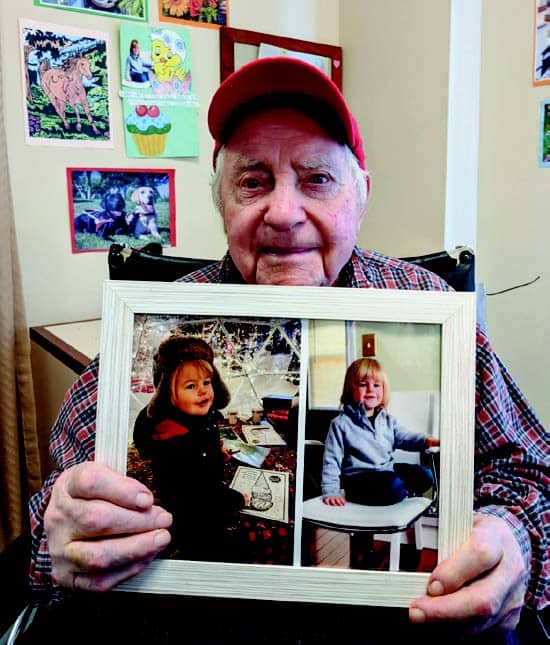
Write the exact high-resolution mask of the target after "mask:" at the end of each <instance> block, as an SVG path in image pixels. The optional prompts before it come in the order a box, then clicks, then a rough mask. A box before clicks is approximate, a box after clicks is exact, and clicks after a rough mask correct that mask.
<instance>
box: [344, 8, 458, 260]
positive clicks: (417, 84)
mask: <svg viewBox="0 0 550 645" xmlns="http://www.w3.org/2000/svg"><path fill="white" fill-rule="evenodd" d="M449 17H450V3H449V1H448V0H446V1H444V2H442V1H441V0H415V1H414V2H410V1H403V0H401V1H398V2H388V0H343V1H341V2H340V45H341V46H342V48H343V50H344V93H345V94H346V96H347V98H348V99H349V102H350V104H351V106H352V108H353V110H354V113H355V114H356V116H357V119H358V121H359V125H360V127H361V131H362V133H363V136H364V139H365V148H366V153H367V160H368V166H369V169H370V171H371V174H372V178H373V191H372V198H371V200H370V204H369V207H368V211H367V218H366V221H365V223H364V225H363V228H362V231H361V235H360V238H359V241H360V244H361V246H364V247H367V248H372V249H376V250H377V251H381V252H382V253H388V254H390V255H396V256H398V257H406V256H410V255H416V254H423V253H431V252H432V251H439V250H441V249H442V248H443V245H444V224H445V218H444V216H445V165H446V145H447V139H446V131H447V85H448V68H449Z"/></svg>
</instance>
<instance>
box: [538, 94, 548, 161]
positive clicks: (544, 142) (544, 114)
mask: <svg viewBox="0 0 550 645" xmlns="http://www.w3.org/2000/svg"><path fill="white" fill-rule="evenodd" d="M539 136H540V144H539V166H540V167H541V168H550V101H541V103H540V135H539Z"/></svg>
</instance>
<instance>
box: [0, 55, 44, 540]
mask: <svg viewBox="0 0 550 645" xmlns="http://www.w3.org/2000/svg"><path fill="white" fill-rule="evenodd" d="M0 231H1V233H0V392H1V393H2V398H1V399H0V551H2V550H3V549H4V548H5V547H6V546H7V545H8V544H9V543H10V542H12V541H13V540H14V539H15V538H16V537H17V536H18V535H20V534H21V533H22V532H24V531H25V530H27V529H28V511H27V502H28V499H29V496H30V495H31V494H32V493H34V492H35V491H36V490H38V488H39V487H40V485H41V481H42V477H41V472H40V458H39V452H38V435H37V430H36V411H35V404H34V390H33V384H32V372H31V360H30V340H29V334H28V328H27V324H26V319H25V311H24V305H23V292H22V285H21V275H20V270H19V258H18V254H17V244H16V239H15V224H14V216H13V204H12V194H11V188H10V180H9V167H8V155H7V145H6V130H5V124H4V101H3V85H2V60H1V53H0Z"/></svg>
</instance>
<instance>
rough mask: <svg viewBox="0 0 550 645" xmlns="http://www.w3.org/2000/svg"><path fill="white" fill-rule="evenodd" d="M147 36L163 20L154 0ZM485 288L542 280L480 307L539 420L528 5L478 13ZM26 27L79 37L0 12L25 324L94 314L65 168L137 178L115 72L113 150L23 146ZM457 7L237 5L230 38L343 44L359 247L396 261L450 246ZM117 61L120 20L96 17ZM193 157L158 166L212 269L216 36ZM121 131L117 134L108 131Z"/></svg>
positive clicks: (536, 206) (545, 343)
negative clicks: (361, 164) (357, 180)
mask: <svg viewBox="0 0 550 645" xmlns="http://www.w3.org/2000/svg"><path fill="white" fill-rule="evenodd" d="M149 4H150V24H157V23H158V21H157V8H156V5H157V3H156V2H153V1H150V2H149ZM482 7H483V23H482V60H481V115H480V148H479V212H478V231H477V235H478V245H477V249H476V253H477V267H478V280H479V281H481V282H483V283H485V284H486V286H487V289H488V290H489V291H490V292H491V291H496V290H499V289H502V288H507V287H509V286H512V285H514V284H518V283H522V282H525V281H528V280H529V279H531V278H533V277H534V276H536V275H539V274H540V275H541V276H542V277H541V280H539V281H538V282H537V283H536V284H535V285H533V286H530V287H526V288H523V289H519V290H515V291H511V292H509V293H507V294H503V295H500V296H492V297H489V298H488V311H487V315H488V324H489V331H490V335H491V338H492V340H493V342H494V344H495V347H496V349H497V351H498V352H499V354H500V355H501V357H502V358H503V360H504V362H505V363H506V364H507V365H508V366H509V368H510V370H511V372H512V374H513V375H514V377H515V378H516V379H517V381H518V382H519V384H520V386H521V387H522V389H523V390H524V392H525V393H526V394H527V395H528V398H529V399H530V401H531V402H532V404H533V405H534V407H535V409H536V410H537V411H538V413H539V414H540V416H541V417H542V418H543V420H546V422H550V397H548V396H547V395H546V383H547V381H548V379H547V378H546V376H545V366H546V365H547V364H548V362H549V360H550V349H549V348H550V342H549V341H550V338H549V335H550V331H549V329H550V311H549V309H550V298H549V297H548V295H549V294H548V281H547V279H546V276H545V272H544V266H545V260H546V256H547V253H546V249H547V247H548V242H549V240H548V238H549V231H550V227H549V224H548V221H549V220H548V194H550V193H549V190H548V189H549V188H550V185H549V179H550V170H548V169H541V168H538V166H537V160H536V159H537V148H538V128H539V116H538V115H539V103H540V100H542V99H543V98H549V96H550V86H546V88H548V89H546V88H545V87H540V88H534V87H532V85H531V52H532V3H531V2H521V3H520V2H517V0H500V1H499V2H488V1H484V2H483V3H482ZM19 16H24V17H26V18H33V19H42V20H45V21H46V20H47V21H50V22H54V23H60V24H63V23H64V24H70V25H85V24H86V18H85V17H84V16H83V15H80V14H74V13H71V12H66V11H65V12H64V11H59V10H55V9H48V10H46V9H40V8H36V7H34V6H33V4H32V0H19V1H18V2H1V3H0V41H1V48H2V55H3V59H4V60H10V61H13V64H11V65H5V66H4V70H3V72H4V83H5V88H6V92H5V95H6V97H7V99H6V105H5V118H6V125H7V130H8V146H9V154H10V172H11V178H12V183H13V193H14V201H15V210H16V233H17V238H18V245H19V251H20V257H21V265H22V272H23V282H24V290H25V300H26V307H27V316H28V322H29V324H30V325H36V324H43V323H52V322H62V321H68V320H77V319H86V318H92V317H94V316H98V315H99V313H100V304H101V281H102V280H103V279H104V278H106V277H107V266H106V256H105V254H104V253H89V254H80V255H72V254H71V252H70V241H69V223H68V214H67V203H66V188H65V176H64V170H65V167H66V166H70V165H77V164H78V165H98V166H99V165H101V166H106V167H109V166H112V167H116V166H120V165H126V166H129V167H131V166H140V165H141V164H142V162H141V161H140V160H137V159H127V158H126V157H125V155H124V143H123V132H122V128H121V125H120V124H121V111H120V104H119V99H117V96H116V89H117V84H118V70H117V69H116V65H115V67H114V70H113V86H112V101H113V102H112V110H113V120H114V123H115V125H116V126H117V127H116V132H115V149H114V150H110V151H107V150H92V149H88V150H82V151H77V150H74V149H70V148H59V149H54V148H46V147H37V146H33V147H27V146H26V145H25V144H24V135H23V125H22V119H21V101H22V98H21V73H20V68H19V62H18V58H19V56H18V55H17V56H16V55H15V52H18V27H17V19H18V17H19ZM449 19H450V0H446V1H443V0H415V1H414V2H410V0H397V2H391V3H390V2H387V0H340V2H333V1H332V0H307V1H306V0H300V2H296V1H295V0H278V1H277V2H267V1H265V2H258V1H257V0H232V1H231V24H232V25H233V26H234V27H241V28H247V29H254V30H257V31H266V32H269V33H279V34H281V35H288V36H293V37H302V38H306V39H311V40H317V41H320V42H327V43H331V44H340V45H342V47H343V50H344V91H345V94H346V95H347V96H348V98H349V101H350V103H351V105H352V107H353V108H354V110H355V112H356V114H357V116H358V120H359V123H360V126H361V128H362V131H363V133H364V135H365V140H366V149H367V156H368V161H369V166H370V168H371V171H372V174H373V177H374V192H373V197H372V200H371V203H370V205H369V212H368V217H367V221H366V223H365V224H364V226H363V230H362V231H361V237H360V242H361V244H362V245H364V246H368V247H371V248H376V249H378V250H380V251H383V252H387V253H390V254H393V255H397V256H404V255H413V254H418V253H428V252H431V251H435V250H439V249H441V248H443V244H444V233H445V231H444V212H445V167H446V128H447V119H446V114H447V84H448V64H449V56H448V49H449ZM93 28H94V29H98V30H102V31H106V32H107V33H108V34H109V37H110V39H111V41H112V43H113V45H114V46H115V47H114V48H113V49H114V51H115V52H116V43H117V29H118V21H116V20H110V19H107V18H99V17H98V18H97V19H95V20H94V22H93ZM190 31H191V40H192V48H193V60H194V72H195V80H194V83H195V90H196V92H197V95H198V99H199V102H200V108H199V123H200V133H199V135H200V157H199V158H198V159H176V160H151V161H150V162H148V164H149V165H151V166H153V167H174V168H175V169H176V184H177V193H176V200H177V211H178V219H177V240H178V244H177V247H175V248H174V249H171V250H169V253H172V254H175V255H191V256H204V257H212V258H214V257H218V256H219V255H220V254H221V253H222V252H223V250H224V248H225V239H224V235H223V230H222V227H221V224H220V222H219V219H218V217H217V215H216V213H215V212H214V210H213V208H212V206H211V203H210V196H209V191H208V189H207V182H208V178H209V174H210V154H211V139H210V136H209V134H208V132H207V130H206V127H205V114H206V108H207V105H208V100H209V98H210V96H211V94H212V92H213V91H214V89H215V88H216V86H217V84H218V34H217V32H216V31H214V30H208V29H200V28H193V29H191V30H190ZM117 124H118V125H117Z"/></svg>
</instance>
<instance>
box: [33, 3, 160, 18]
mask: <svg viewBox="0 0 550 645" xmlns="http://www.w3.org/2000/svg"><path fill="white" fill-rule="evenodd" d="M34 4H35V5H36V6H37V7H49V8H55V9H67V10H68V11H80V12H81V13H90V14H94V15H98V16H106V17H108V18H125V19H127V20H139V21H141V22H147V20H148V16H147V0H34Z"/></svg>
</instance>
